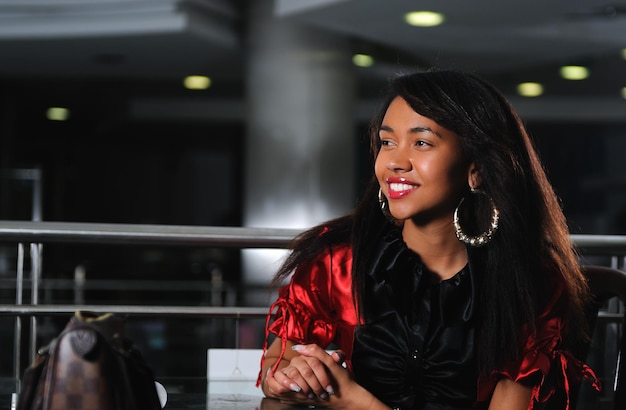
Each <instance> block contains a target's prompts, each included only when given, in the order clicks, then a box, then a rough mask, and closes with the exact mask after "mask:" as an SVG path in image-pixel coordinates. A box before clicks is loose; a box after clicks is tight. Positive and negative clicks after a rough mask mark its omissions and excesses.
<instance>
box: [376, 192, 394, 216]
mask: <svg viewBox="0 0 626 410" xmlns="http://www.w3.org/2000/svg"><path fill="white" fill-rule="evenodd" d="M378 205H380V210H381V212H382V213H383V215H385V218H387V220H389V221H390V222H392V223H395V222H396V219H395V218H394V217H393V215H391V212H390V211H389V202H387V198H385V194H383V189H382V188H378Z"/></svg>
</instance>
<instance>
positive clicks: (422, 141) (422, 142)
mask: <svg viewBox="0 0 626 410" xmlns="http://www.w3.org/2000/svg"><path fill="white" fill-rule="evenodd" d="M415 145H417V146H418V147H428V146H430V144H429V143H428V142H426V141H424V140H417V141H415Z"/></svg>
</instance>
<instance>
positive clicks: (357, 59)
mask: <svg viewBox="0 0 626 410" xmlns="http://www.w3.org/2000/svg"><path fill="white" fill-rule="evenodd" d="M352 64H354V65H355V66H357V67H371V66H372V65H374V58H373V57H372V56H370V55H368V54H355V55H353V56H352Z"/></svg>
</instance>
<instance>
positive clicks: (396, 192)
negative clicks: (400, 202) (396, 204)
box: [389, 182, 418, 199]
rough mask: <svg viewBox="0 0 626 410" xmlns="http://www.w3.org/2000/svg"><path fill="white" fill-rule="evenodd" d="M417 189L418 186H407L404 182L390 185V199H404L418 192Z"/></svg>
mask: <svg viewBox="0 0 626 410" xmlns="http://www.w3.org/2000/svg"><path fill="white" fill-rule="evenodd" d="M417 187H418V186H417V185H411V184H406V183H403V182H391V183H389V198H390V199H398V198H402V197H404V196H407V195H408V194H410V193H411V192H412V191H414V190H416V189H417Z"/></svg>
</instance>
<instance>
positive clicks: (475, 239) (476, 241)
mask: <svg viewBox="0 0 626 410" xmlns="http://www.w3.org/2000/svg"><path fill="white" fill-rule="evenodd" d="M470 193H471V194H473V195H484V196H486V197H487V199H488V200H489V204H490V207H491V222H490V224H489V229H487V231H485V232H483V233H481V234H480V235H476V236H469V235H467V234H466V233H465V232H463V228H462V227H461V223H460V222H459V208H461V204H463V200H465V197H463V198H461V200H460V201H459V204H458V205H457V207H456V209H455V210H454V232H455V233H456V237H457V238H458V239H459V241H461V242H463V243H466V244H468V245H470V246H474V247H477V248H478V247H481V246H484V245H486V244H487V243H488V242H489V241H490V240H491V238H492V236H493V234H494V232H495V231H496V230H497V229H498V220H499V219H500V211H498V208H496V205H495V204H494V203H493V199H491V197H489V195H487V194H486V193H485V192H484V191H482V190H480V189H474V188H471V191H470Z"/></svg>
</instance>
